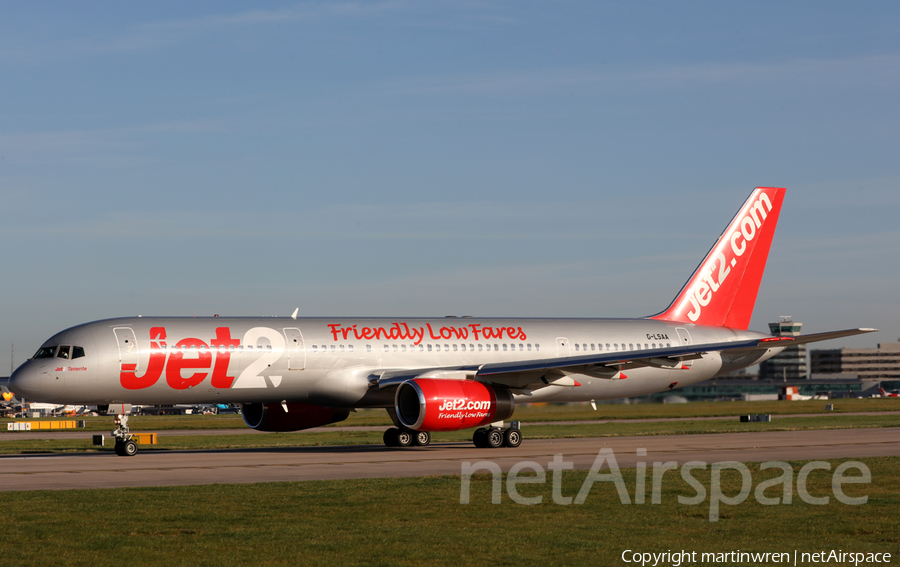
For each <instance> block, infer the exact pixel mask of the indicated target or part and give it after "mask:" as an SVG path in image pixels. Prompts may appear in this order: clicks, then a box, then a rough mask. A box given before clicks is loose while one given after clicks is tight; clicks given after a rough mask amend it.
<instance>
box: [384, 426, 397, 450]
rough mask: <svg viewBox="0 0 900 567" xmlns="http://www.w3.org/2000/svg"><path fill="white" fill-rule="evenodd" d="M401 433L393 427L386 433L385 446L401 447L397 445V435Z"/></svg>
mask: <svg viewBox="0 0 900 567" xmlns="http://www.w3.org/2000/svg"><path fill="white" fill-rule="evenodd" d="M398 433H400V432H399V431H398V430H397V428H396V427H391V428H390V429H388V430H387V431H385V432H384V437H383V439H384V446H385V447H399V446H400V445H399V444H398V443H397V434H398Z"/></svg>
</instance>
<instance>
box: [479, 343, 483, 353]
mask: <svg viewBox="0 0 900 567" xmlns="http://www.w3.org/2000/svg"><path fill="white" fill-rule="evenodd" d="M482 348H484V347H483V345H482V344H481V343H479V344H478V352H481V349H482Z"/></svg>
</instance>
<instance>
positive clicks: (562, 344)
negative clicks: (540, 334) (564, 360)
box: [556, 337, 569, 356]
mask: <svg viewBox="0 0 900 567" xmlns="http://www.w3.org/2000/svg"><path fill="white" fill-rule="evenodd" d="M556 356H569V339H567V338H565V337H556Z"/></svg>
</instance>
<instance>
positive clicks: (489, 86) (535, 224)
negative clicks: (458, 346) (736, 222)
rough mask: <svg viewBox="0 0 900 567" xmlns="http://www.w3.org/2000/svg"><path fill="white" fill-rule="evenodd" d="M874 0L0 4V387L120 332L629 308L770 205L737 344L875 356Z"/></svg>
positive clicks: (878, 279) (890, 78)
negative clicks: (824, 337) (150, 319)
mask: <svg viewBox="0 0 900 567" xmlns="http://www.w3.org/2000/svg"><path fill="white" fill-rule="evenodd" d="M897 29H900V6H898V5H897V4H896V3H891V2H882V3H879V2H869V3H863V4H859V3H856V4H847V3H838V2H835V3H829V2H802V3H800V2H797V3H785V2H753V3H745V4H738V3H721V2H708V3H703V2H695V3H690V4H686V3H674V2H643V3H637V2H620V3H598V2H577V1H573V2H491V3H488V2H414V1H386V2H328V3H319V2H300V3H296V2H268V3H257V4H253V6H252V7H250V6H249V5H248V4H245V3H235V2H191V3H184V2H169V3H165V2H161V3H152V4H148V3H134V2H95V3H81V2H68V3H54V4H47V3H37V4H35V3H14V4H4V5H3V6H2V7H0V73H2V76H3V77H4V78H3V84H4V88H3V89H2V94H0V100H2V103H3V104H2V105H0V235H2V242H3V243H4V246H3V248H2V253H3V255H4V258H3V265H4V266H5V269H4V270H3V278H2V279H0V293H2V302H0V304H2V311H0V374H5V373H6V370H7V369H8V368H9V350H10V344H11V343H15V349H16V362H17V363H20V362H22V360H24V358H25V357H26V356H29V355H30V354H32V353H33V351H35V350H36V349H37V347H38V346H39V345H40V343H41V342H42V341H43V340H45V339H46V338H47V337H49V336H50V335H51V334H53V333H55V332H56V331H59V330H61V329H63V328H65V327H68V326H71V325H75V324H78V323H82V322H86V321H90V320H95V319H101V318H106V317H115V316H126V315H137V314H143V315H150V314H158V315H211V314H214V313H218V314H222V315H288V314H290V313H291V312H292V311H293V310H294V308H295V307H299V308H300V312H301V314H306V315H335V316H338V315H388V316H426V315H437V316H440V315H448V314H458V315H476V316H477V315H496V316H585V317H595V316H609V317H618V316H626V317H628V316H642V315H647V314H651V313H655V312H658V311H660V310H662V309H663V308H664V307H665V306H666V305H667V304H668V303H669V302H670V301H671V299H672V298H673V297H674V296H675V294H676V292H677V291H678V290H679V288H680V287H681V285H682V284H683V283H684V281H685V280H686V279H687V277H688V276H689V275H690V272H691V271H692V270H693V268H694V267H695V265H696V264H697V262H698V261H699V260H700V258H701V257H702V256H703V254H704V253H705V252H706V251H707V249H708V248H709V247H710V246H711V244H712V242H713V241H714V240H715V238H716V237H717V236H718V234H719V233H720V232H721V230H722V229H723V228H724V227H725V225H726V224H727V222H728V221H729V220H730V218H731V216H732V215H733V214H734V212H735V211H736V210H737V209H738V207H739V206H740V204H741V203H742V202H743V200H744V199H745V197H746V196H747V195H748V194H749V192H750V191H751V190H752V188H753V187H755V186H757V185H769V186H784V187H787V188H788V193H787V196H786V199H785V205H784V209H783V211H782V215H781V222H780V226H779V228H778V232H777V233H776V236H775V242H774V244H773V249H772V253H771V255H770V258H769V265H768V269H767V272H766V276H765V278H764V279H763V284H762V288H761V290H760V296H759V300H758V301H757V306H756V310H755V312H754V319H753V323H752V324H751V328H756V329H759V330H765V329H766V323H767V322H768V321H773V320H776V319H777V317H778V316H780V315H792V316H794V318H795V319H796V320H798V321H803V322H804V323H805V328H804V330H806V331H809V332H817V331H825V330H833V329H840V328H847V327H856V326H873V327H879V328H881V329H883V330H884V331H883V332H882V333H879V334H877V335H869V336H865V337H859V338H853V339H846V340H843V341H839V342H838V343H837V344H836V343H830V344H829V345H828V346H838V345H839V344H846V345H858V346H874V345H875V344H876V343H878V342H892V341H895V340H897V337H900V317H898V316H900V307H898V306H900V301H898V298H897V291H898V290H900V266H898V259H900V254H898V252H897V242H898V240H900V238H898V237H900V229H898V214H900V159H898V157H900V153H898V150H900V143H898V142H900V105H898V100H900V96H898V92H900V88H898V87H900V35H898V34H897V32H896V30H897Z"/></svg>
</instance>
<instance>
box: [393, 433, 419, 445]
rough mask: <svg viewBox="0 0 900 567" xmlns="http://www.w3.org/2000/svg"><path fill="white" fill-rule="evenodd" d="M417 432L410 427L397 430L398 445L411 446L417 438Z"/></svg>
mask: <svg viewBox="0 0 900 567" xmlns="http://www.w3.org/2000/svg"><path fill="white" fill-rule="evenodd" d="M415 433H416V432H415V431H410V430H409V429H400V430H398V431H397V446H398V447H410V446H412V444H413V443H415V440H416V434H415Z"/></svg>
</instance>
